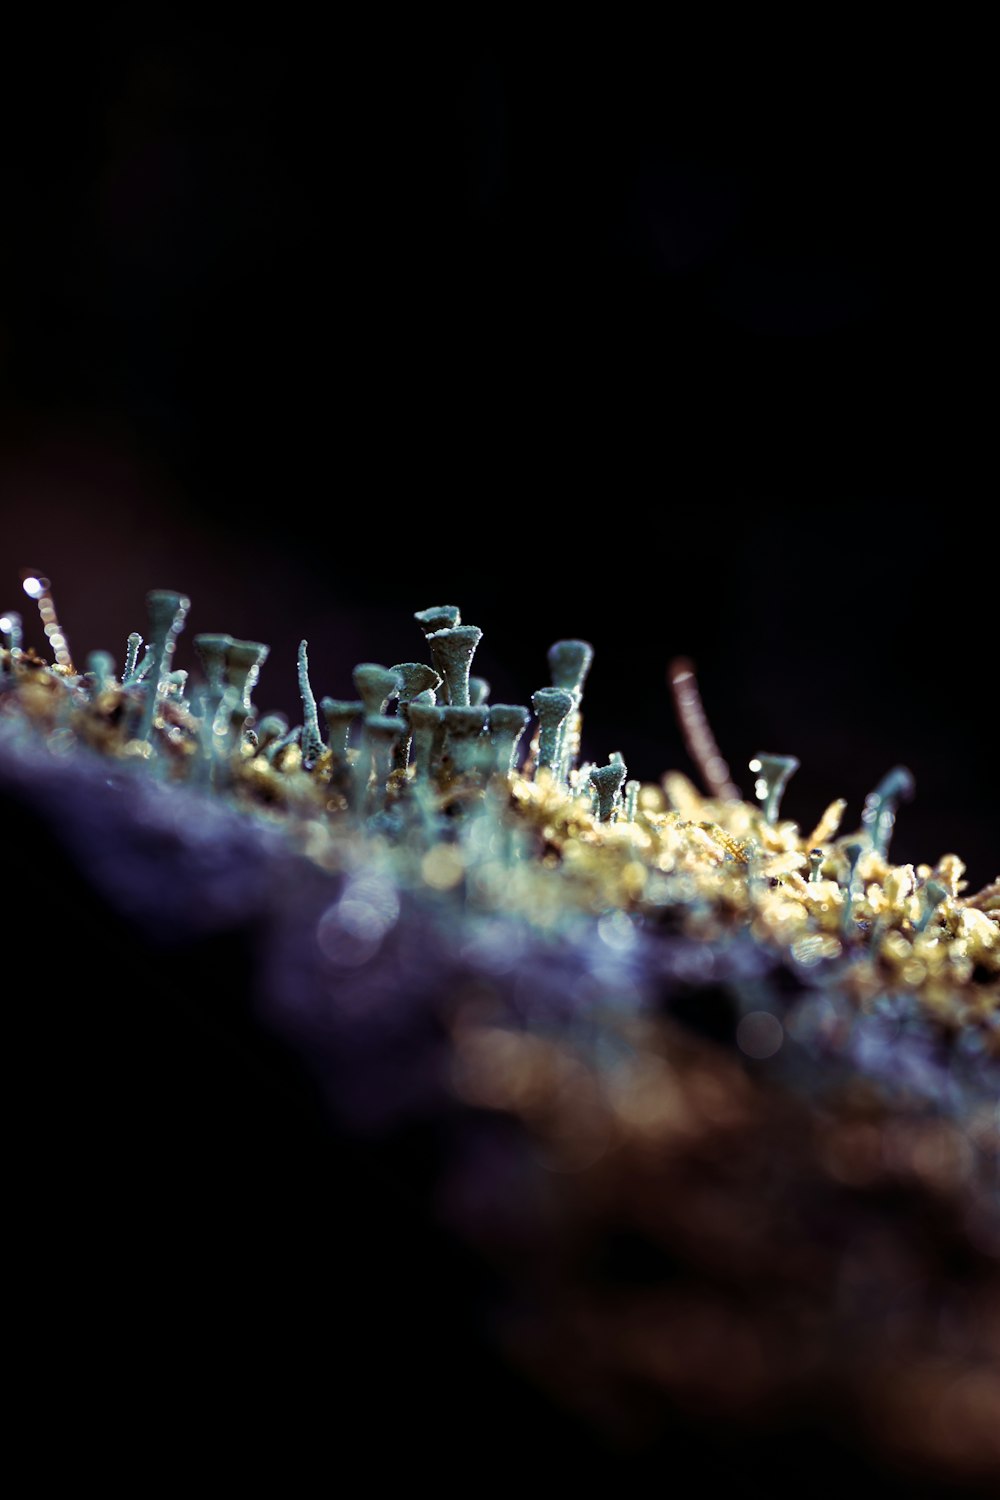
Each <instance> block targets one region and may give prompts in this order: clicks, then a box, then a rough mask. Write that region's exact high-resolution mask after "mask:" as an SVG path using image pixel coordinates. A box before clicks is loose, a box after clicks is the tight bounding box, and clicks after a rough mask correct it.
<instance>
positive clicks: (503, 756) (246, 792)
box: [0, 579, 1000, 1051]
mask: <svg viewBox="0 0 1000 1500" xmlns="http://www.w3.org/2000/svg"><path fill="white" fill-rule="evenodd" d="M32 582H33V583H34V582H36V580H34V579H33V580H32ZM148 608H149V631H148V643H147V645H146V650H145V654H144V656H143V658H142V660H141V661H140V660H139V659H138V653H139V649H140V646H141V645H142V641H141V639H140V637H139V635H138V634H133V635H132V636H130V638H129V642H128V648H127V654H126V662H125V669H124V672H123V673H122V674H121V676H117V675H116V673H115V669H114V664H113V662H112V660H111V658H110V657H109V656H108V655H107V653H105V652H95V653H92V655H91V657H90V658H89V660H88V668H87V670H86V671H85V672H82V673H80V672H77V671H76V670H75V668H74V667H73V664H72V661H71V660H70V658H69V654H68V649H67V648H66V643H65V638H64V637H63V636H62V635H61V633H60V634H59V635H58V637H57V640H58V642H59V643H60V650H59V652H58V655H59V656H60V657H61V658H62V659H60V660H56V661H55V662H54V663H53V664H49V663H47V662H46V661H44V660H43V659H42V658H41V657H40V656H39V655H37V654H36V653H35V652H34V651H31V650H27V651H26V650H23V649H22V647H21V638H20V629H19V621H18V620H17V617H16V616H15V615H13V614H8V615H6V616H4V617H3V619H2V620H0V628H2V629H3V630H4V631H5V636H4V641H5V644H4V647H3V650H2V651H0V671H2V678H0V681H2V685H3V689H4V691H3V696H2V718H3V720H4V721H5V722H7V723H8V725H9V724H12V723H14V722H18V723H21V724H26V725H31V726H33V728H34V729H35V730H37V731H40V732H41V734H42V735H43V736H44V738H45V740H46V742H47V744H48V746H49V748H50V750H52V751H53V752H55V753H66V752H67V750H69V749H71V748H72V747H73V746H74V745H76V744H80V745H84V746H88V747H90V748H91V749H94V750H98V751H101V752H103V753H106V754H109V755H113V756H116V757H120V758H122V759H125V760H132V761H138V762H143V763H146V764H147V765H148V767H149V769H150V771H151V772H152V773H156V774H159V775H161V776H164V777H166V778H169V779H172V780H177V781H183V782H187V783H190V784H192V785H194V786H200V787H202V788H204V789H205V790H206V792H211V793H214V794H216V795H221V796H225V797H228V798H229V799H231V800H232V801H233V802H235V803H237V804H241V805H243V806H245V807H247V808H250V809H253V810H255V811H256V812H257V813H258V814H260V815H262V816H265V817H269V818H277V819H281V820H282V821H283V822H284V823H285V824H286V825H287V828H288V831H289V836H290V837H291V838H292V839H293V841H294V842H295V843H296V844H297V845H298V847H300V848H301V849H302V850H303V851H304V852H305V853H306V854H308V855H309V856H310V857H311V858H312V859H314V860H315V861H317V862H318V863H320V864H321V865H325V866H327V867H329V868H337V867H340V866H341V865H343V863H344V862H345V861H351V862H356V861H357V859H358V858H359V857H364V851H365V850H369V851H371V853H372V856H373V857H375V858H384V857H386V855H387V851H391V861H392V867H393V873H394V878H396V879H398V880H400V881H401V882H404V883H407V884H409V885H410V886H411V887H414V888H424V889H427V890H429V891H432V892H454V893H456V895H461V896H462V897H464V899H465V901H466V902H467V904H468V905H469V906H470V907H471V908H473V909H476V908H478V909H480V910H482V909H492V910H504V911H507V912H511V913H518V914H520V915H521V916H523V917H524V918H525V919H526V920H530V921H531V922H532V923H533V924H535V925H536V926H538V927H539V928H542V929H544V928H546V927H554V926H557V925H560V924H562V925H565V924H567V923H572V922H573V921H574V920H576V919H584V920H587V919H590V918H592V917H593V916H594V915H598V916H599V915H601V914H602V913H607V912H609V911H622V912H624V913H626V914H627V915H628V917H629V918H634V919H635V920H636V921H638V922H640V923H644V924H646V925H649V926H655V925H657V924H658V923H661V922H663V921H664V920H665V919H669V922H670V923H671V924H672V925H673V926H674V928H675V929H678V928H679V929H681V930H683V931H685V932H687V933H688V934H692V935H697V936H699V937H702V938H705V939H706V940H715V939H721V938H725V937H726V936H727V935H731V934H732V933H734V932H736V931H749V932H750V933H751V934H752V935H753V937H754V938H755V939H756V940H758V941H759V942H760V943H761V944H764V945H767V946H770V947H773V948H775V949H776V950H779V951H780V952H781V953H782V954H783V955H784V956H786V957H787V959H788V961H789V962H791V963H792V964H794V965H796V966H798V967H799V968H801V969H802V970H804V971H813V972H830V973H831V974H834V975H835V976H836V982H837V984H838V986H839V987H840V988H841V989H842V990H843V991H844V992H845V993H847V994H849V995H851V996H852V997H853V998H854V999H856V1000H857V1002H858V1003H859V1004H860V1005H862V1006H863V1005H865V1004H866V1003H867V1002H869V1001H871V1000H873V999H875V998H876V997H878V996H879V995H881V994H884V993H886V992H892V993H895V992H901V991H902V992H906V993H908V994H911V995H913V996H915V997H917V998H918V999H919V1001H920V1003H921V1004H922V1005H923V1006H924V1007H925V1008H926V1011H927V1012H928V1014H930V1015H932V1016H933V1017H935V1018H936V1019H938V1020H940V1021H941V1022H942V1023H944V1024H945V1025H946V1026H948V1027H963V1028H970V1027H971V1028H977V1029H981V1030H982V1034H983V1037H984V1039H985V1045H986V1046H987V1047H988V1048H989V1049H990V1050H994V1051H996V1050H1000V1029H998V1025H997V1022H998V1017H1000V988H998V982H997V976H998V974H1000V882H994V883H993V884H992V885H990V886H988V887H987V888H986V889H984V890H982V891H980V892H978V893H977V894H975V895H972V896H967V895H965V894H964V889H965V884H966V883H965V882H964V881H963V879H962V874H963V870H964V866H963V864H962V862H961V860H959V859H958V858H957V856H955V855H953V854H947V855H945V856H944V857H943V858H942V859H940V860H939V861H938V862H937V864H936V865H934V866H933V867H931V866H929V865H918V866H916V867H914V866H912V865H893V864H892V863H891V862H890V860H889V858H888V847H889V840H890V836H891V832H892V824H893V819H894V814H895V808H896V804H897V802H898V801H899V800H900V798H901V797H903V796H906V795H908V794H909V793H910V792H911V791H912V782H911V780H910V778H909V773H908V772H906V771H905V770H903V769H902V768H897V769H896V770H895V771H893V772H891V773H890V774H889V776H887V777H886V778H885V780H884V781H883V783H882V784H881V785H880V787H878V788H876V790H875V791H874V792H873V793H872V794H871V796H870V797H869V799H868V803H867V804H866V808H865V811H864V814H863V818H862V826H861V828H860V830H858V831H856V832H853V833H849V834H847V835H843V836H838V833H839V828H840V824H841V820H842V817H843V813H844V811H845V804H844V803H843V802H842V801H838V802H834V803H832V804H831V806H830V807H829V808H828V809H827V810H826V812H825V813H824V814H823V816H822V817H821V819H820V820H819V823H818V824H817V826H816V827H815V829H813V830H812V832H811V833H810V834H809V835H808V837H803V836H802V835H801V834H800V831H799V828H798V827H797V825H796V824H794V823H792V822H788V821H782V820H781V819H780V802H781V793H782V791H783V788H784V785H785V783H786V782H787V779H788V777H789V775H790V774H791V773H792V771H794V769H795V767H796V764H797V762H795V761H794V759H793V758H792V757H783V756H767V755H761V756H758V757H757V758H756V760H755V761H754V762H753V763H752V768H753V769H754V770H755V772H756V773H757V778H758V780H757V796H758V805H753V804H749V803H747V802H744V801H742V800H740V799H739V798H738V797H717V796H716V797H705V796H703V795H702V794H701V793H700V792H699V791H698V790H697V789H696V788H695V786H694V785H693V784H692V783H691V782H690V781H689V780H688V779H687V778H685V777H684V776H682V775H680V774H679V773H669V774H667V775H666V776H665V777H664V778H663V781H662V784H661V785H660V786H656V785H647V786H640V784H639V783H638V782H636V781H631V782H626V768H625V765H624V763H623V761H622V758H621V756H620V755H612V756H611V758H610V760H609V761H608V762H607V764H605V765H596V766H595V765H591V764H589V763H584V764H580V763H579V756H580V745H581V715H580V708H581V702H582V696H583V688H584V683H585V681H586V677H587V673H588V671H589V668H590V665H591V661H592V656H593V652H592V649H591V647H590V646H589V645H588V644H587V643H586V642H583V641H574V640H567V641H560V642H557V643H556V644H555V645H554V646H553V647H552V648H551V649H550V651H549V653H548V661H549V666H550V671H551V679H552V680H551V683H550V684H549V685H547V686H544V687H541V688H539V689H538V690H537V691H536V692H535V693H534V694H533V695H532V698H531V710H529V708H528V707H527V705H518V704H490V703H489V701H488V699H489V686H488V684H487V683H486V682H485V681H484V680H483V679H481V678H476V677H473V676H472V675H471V666H472V661H473V657H474V654H475V651H476V648H477V646H478V644H479V641H480V639H481V631H479V629H478V628H477V627H475V626H470V625H465V624H462V623H461V620H460V616H459V611H458V609H457V608H455V607H453V606H441V607H439V608H434V609H427V610H422V611H420V612H418V613H417V615H416V617H415V618H416V620H417V623H418V625H419V626H420V628H421V630H422V632H423V636H424V641H425V646H426V651H427V654H428V655H429V656H430V658H431V662H430V663H424V662H402V663H399V664H397V665H395V666H392V667H383V666H381V665H378V664H376V663H371V662H368V663H362V664H360V665H359V666H357V667H355V669H354V672H353V684H354V688H355V692H356V694H357V696H356V697H355V698H351V699H333V698H323V699H321V700H320V702H319V703H318V704H317V701H316V699H315V697H314V696H313V692H312V687H311V684H310V680H309V672H308V662H307V657H306V642H304V641H303V642H302V644H301V646H300V648H299V656H298V680H299V689H300V695H301V699H302V707H303V722H302V724H301V725H297V726H295V727H293V728H289V725H288V723H287V721H286V720H285V719H284V718H283V717H281V716H280V715H276V714H269V715H266V716H265V717H263V718H260V719H258V718H257V716H256V711H255V708H254V704H253V691H254V688H255V685H256V683H257V679H258V676H259V673H260V669H261V667H262V665H263V663H264V661H265V659H266V657H267V655H268V650H267V648H266V647H265V646H263V645H261V644H260V643H258V642H248V641H239V640H234V639H233V638H232V637H230V636H228V635H219V634H201V635H196V636H195V637H194V647H195V652H196V654H197V657H198V659H199V663H200V666H201V673H200V676H199V679H198V680H197V681H196V682H195V683H194V684H189V680H188V674H187V673H185V672H182V671H181V672H178V671H174V670H172V656H173V651H174V645H175V642H176V639H177V636H178V634H179V633H180V631H181V630H182V629H183V626H184V623H185V620H186V616H187V613H188V608H189V603H188V601H187V599H185V598H184V597H183V596H182V595H179V594H176V593H172V592H167V591H156V592H154V593H151V594H150V595H149V596H148ZM52 619H53V620H54V612H53V613H52ZM50 628H51V627H47V629H50ZM57 628H58V627H57ZM51 639H52V637H51V635H50V640H51ZM532 711H533V712H532ZM321 716H322V725H321ZM532 720H534V728H533V734H532V735H531V736H529V740H530V743H529V745H528V747H527V749H526V752H524V753H523V754H522V753H521V749H520V747H521V746H522V743H523V736H524V734H525V731H526V730H527V729H528V726H529V725H530V724H532ZM519 762H520V763H519Z"/></svg>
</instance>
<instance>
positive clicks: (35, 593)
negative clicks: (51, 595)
mask: <svg viewBox="0 0 1000 1500" xmlns="http://www.w3.org/2000/svg"><path fill="white" fill-rule="evenodd" d="M23 588H24V592H25V593H26V594H27V596H28V598H29V599H40V598H41V597H42V595H43V594H44V593H45V581H44V579H41V578H35V577H34V576H33V575H32V576H31V577H29V578H26V579H25V580H24V584H23Z"/></svg>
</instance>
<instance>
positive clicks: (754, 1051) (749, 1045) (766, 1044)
mask: <svg viewBox="0 0 1000 1500" xmlns="http://www.w3.org/2000/svg"><path fill="white" fill-rule="evenodd" d="M784 1039H785V1033H784V1031H783V1030H782V1026H781V1022H780V1021H779V1020H778V1018H777V1017H776V1016H772V1015H771V1013H770V1011H767V1010H752V1011H750V1013H749V1015H745V1016H744V1017H743V1019H742V1020H741V1021H740V1024H739V1025H738V1026H737V1028H736V1043H737V1046H738V1047H739V1049H740V1051H741V1052H745V1053H746V1055H747V1057H756V1058H765V1057H773V1056H774V1054H775V1053H776V1052H777V1051H778V1049H779V1048H780V1046H781V1044H782V1042H783V1041H784Z"/></svg>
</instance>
